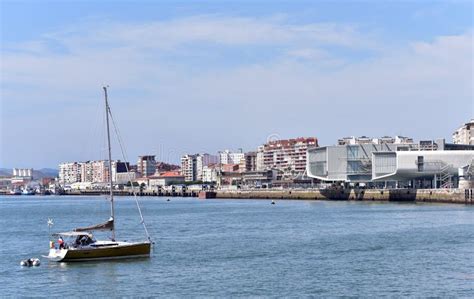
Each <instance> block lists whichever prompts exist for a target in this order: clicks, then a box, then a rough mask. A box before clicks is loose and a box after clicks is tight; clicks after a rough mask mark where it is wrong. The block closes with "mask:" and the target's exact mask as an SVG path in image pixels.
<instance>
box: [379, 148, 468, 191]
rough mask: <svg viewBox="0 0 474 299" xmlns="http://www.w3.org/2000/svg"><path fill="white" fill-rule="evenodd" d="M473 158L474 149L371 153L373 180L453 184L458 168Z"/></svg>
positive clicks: (439, 185) (461, 167)
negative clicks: (425, 181)
mask: <svg viewBox="0 0 474 299" xmlns="http://www.w3.org/2000/svg"><path fill="white" fill-rule="evenodd" d="M473 161H474V150H467V151H466V150H459V151H458V150H441V151H424V150H422V151H396V152H374V153H372V180H373V181H409V180H417V179H418V180H421V179H427V180H432V181H433V184H432V186H433V187H441V188H446V187H453V186H454V185H456V183H457V182H456V177H457V176H458V174H459V170H460V169H463V168H466V167H468V166H469V165H471V164H472V163H473Z"/></svg>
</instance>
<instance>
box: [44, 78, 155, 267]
mask: <svg viewBox="0 0 474 299" xmlns="http://www.w3.org/2000/svg"><path fill="white" fill-rule="evenodd" d="M103 89H104V98H105V114H106V125H107V144H108V166H109V169H110V170H111V169H112V150H111V145H110V129H109V115H110V116H111V117H112V115H111V111H110V106H109V102H108V96H107V87H103ZM112 120H113V118H112ZM109 173H110V175H109V182H108V183H109V185H110V193H109V196H110V213H111V214H110V218H109V220H107V221H106V222H104V223H100V224H96V225H92V226H87V227H79V228H75V229H74V230H72V231H68V232H61V233H54V234H52V236H53V237H54V238H55V239H56V238H58V244H55V243H54V241H50V250H49V255H48V256H46V257H47V258H49V259H51V260H54V261H57V262H81V261H91V260H108V259H118V258H137V257H149V256H150V250H151V243H152V242H151V239H150V236H149V234H148V230H147V228H146V225H145V222H144V219H143V215H142V213H141V210H140V206H139V205H138V201H137V207H138V211H139V214H140V217H141V223H142V224H143V228H144V229H145V233H146V236H147V240H146V241H142V242H127V241H117V240H116V239H115V209H114V190H113V184H112V175H111V171H110V172H109ZM135 200H137V199H136V197H135ZM50 224H51V225H52V221H51V222H50V220H48V225H50ZM94 231H110V232H111V237H110V239H109V240H96V239H95V237H94V235H93V234H92V232H94Z"/></svg>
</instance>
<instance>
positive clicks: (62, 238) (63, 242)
mask: <svg viewBox="0 0 474 299" xmlns="http://www.w3.org/2000/svg"><path fill="white" fill-rule="evenodd" d="M52 236H53V240H57V241H56V243H55V242H54V241H51V244H50V245H51V246H50V247H51V248H55V249H68V248H77V247H83V246H90V245H91V244H93V243H95V242H96V240H95V238H94V236H93V235H92V234H91V233H88V232H63V233H55V234H52Z"/></svg>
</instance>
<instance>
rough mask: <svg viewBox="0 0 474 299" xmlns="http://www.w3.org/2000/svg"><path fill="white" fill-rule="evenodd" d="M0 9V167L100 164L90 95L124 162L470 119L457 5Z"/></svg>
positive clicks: (73, 4)
mask: <svg viewBox="0 0 474 299" xmlns="http://www.w3.org/2000/svg"><path fill="white" fill-rule="evenodd" d="M0 3H1V4H0V5H1V47H0V51H1V66H0V67H1V78H0V82H1V105H0V113H1V121H0V132H1V136H0V137H1V148H0V167H35V168H41V167H56V166H57V164H58V163H59V162H61V161H74V160H88V159H100V158H103V157H104V156H105V151H104V144H103V141H104V140H103V139H104V138H103V137H104V135H103V131H102V129H101V128H102V124H103V113H101V109H102V107H101V105H102V103H101V101H102V94H101V86H102V84H108V85H110V101H111V105H112V109H113V112H114V114H115V117H116V119H117V121H118V123H119V127H120V131H121V134H122V138H123V140H124V141H125V144H126V147H127V151H128V154H129V158H130V160H132V161H135V160H136V157H137V155H140V154H156V155H157V158H158V159H160V160H163V161H166V162H177V161H178V160H179V156H180V155H181V154H183V153H187V152H190V153H193V152H203V151H205V152H211V153H213V152H217V151H218V150H223V149H226V148H230V149H238V148H243V149H244V150H254V149H255V148H256V147H257V146H258V145H259V144H262V143H264V142H266V140H268V139H273V138H291V137H298V136H316V137H318V138H319V140H320V144H321V145H326V144H333V143H335V142H336V141H337V139H338V138H340V137H343V136H350V135H356V136H360V135H369V136H383V135H397V134H398V135H406V136H412V137H414V138H416V139H429V138H446V139H448V140H450V138H451V133H452V132H453V130H454V129H455V128H456V127H458V126H459V125H460V124H461V123H463V122H465V121H467V120H468V119H469V118H472V117H473V114H474V108H473V101H474V100H473V98H474V94H473V93H474V91H473V64H474V60H473V27H474V26H473V4H472V2H471V1H319V2H318V1H205V2H202V1H181V2H176V1H133V2H131V1H130V2H128V1H102V2H100V3H99V2H97V1H94V2H93V1H61V2H60V1H49V2H48V1H42V2H41V3H39V1H1V2H0ZM114 148H116V147H114ZM114 156H115V157H116V158H120V157H119V155H118V151H116V155H114Z"/></svg>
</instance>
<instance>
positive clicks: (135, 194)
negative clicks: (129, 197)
mask: <svg viewBox="0 0 474 299" xmlns="http://www.w3.org/2000/svg"><path fill="white" fill-rule="evenodd" d="M108 109H109V111H108V112H109V115H110V119H111V120H112V126H113V127H114V131H115V135H116V136H117V141H118V143H119V146H120V151H121V153H122V156H123V159H124V160H125V168H126V169H127V173H130V171H129V168H128V166H127V161H128V159H127V152H126V150H125V147H124V146H123V142H122V138H121V137H120V134H119V129H118V126H117V124H116V122H115V119H114V117H113V115H112V111H111V109H110V104H109V107H108ZM131 185H132V192H133V197H134V199H135V203H136V205H137V209H138V213H139V214H140V220H141V223H142V225H143V228H144V229H145V234H146V236H147V238H148V240H149V241H151V238H150V234H149V233H148V229H147V227H146V223H145V219H144V218H143V214H142V209H141V208H140V204H139V203H138V198H137V193H136V191H135V186H134V185H133V183H131Z"/></svg>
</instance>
